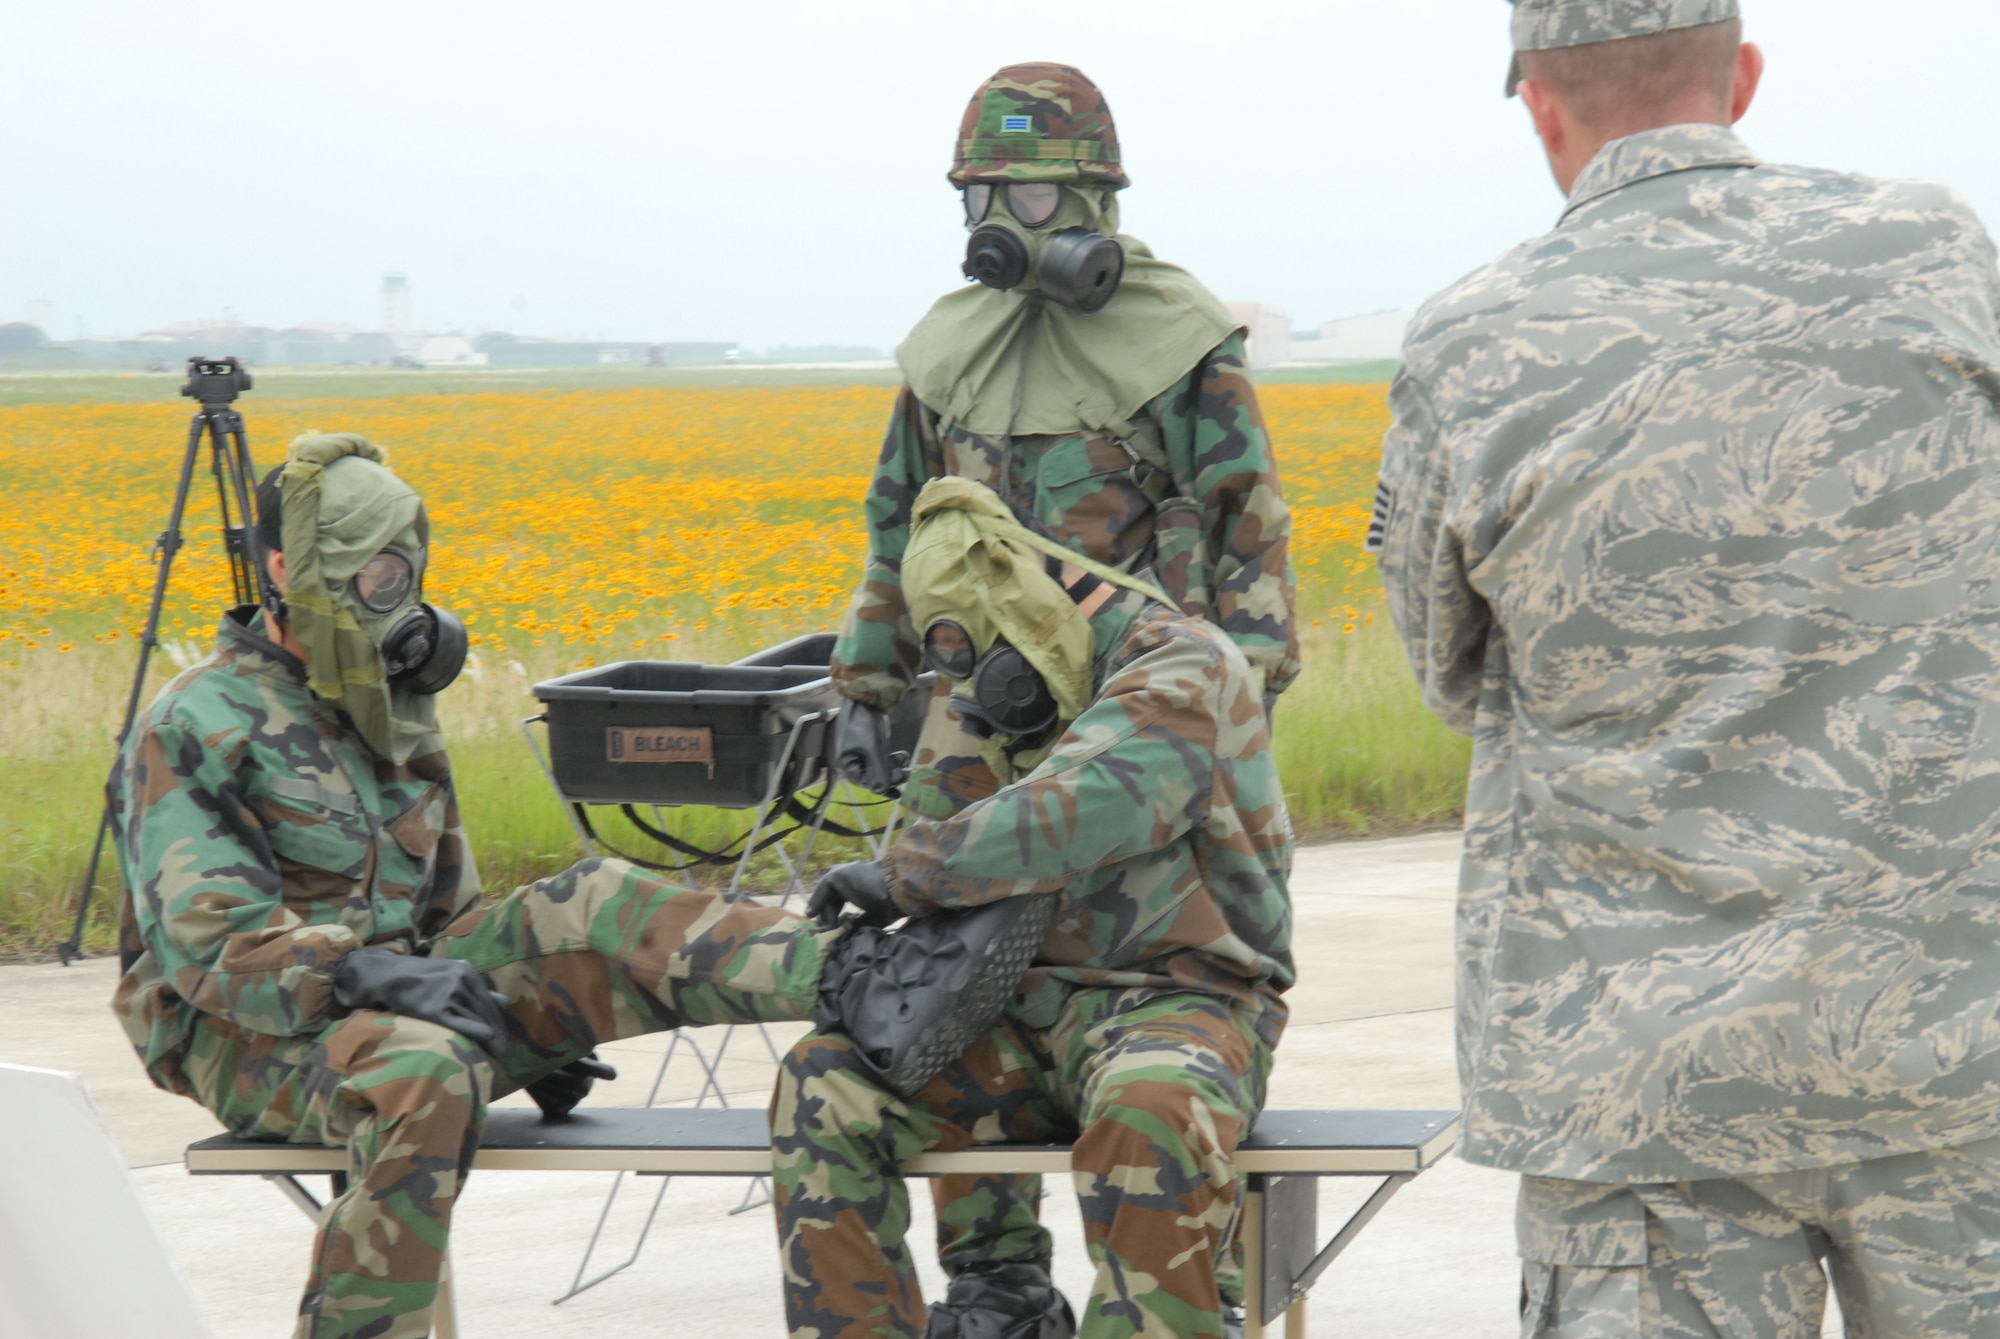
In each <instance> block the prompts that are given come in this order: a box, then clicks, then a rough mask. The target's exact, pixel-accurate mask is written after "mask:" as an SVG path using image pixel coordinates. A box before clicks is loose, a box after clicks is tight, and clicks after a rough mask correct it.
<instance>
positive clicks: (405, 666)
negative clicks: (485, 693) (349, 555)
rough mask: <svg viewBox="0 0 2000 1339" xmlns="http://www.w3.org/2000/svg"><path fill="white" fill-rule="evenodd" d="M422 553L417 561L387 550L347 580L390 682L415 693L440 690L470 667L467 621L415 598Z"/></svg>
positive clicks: (357, 618) (357, 616) (358, 616)
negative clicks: (466, 666) (467, 663)
mask: <svg viewBox="0 0 2000 1339" xmlns="http://www.w3.org/2000/svg"><path fill="white" fill-rule="evenodd" d="M422 578H423V552H422V551H421V550H419V551H418V553H417V555H416V557H415V558H414V559H413V558H412V557H411V556H410V555H409V554H408V553H405V552H404V551H402V550H401V549H393V548H391V549H384V550H382V551H381V552H380V553H378V554H376V555H375V556H374V557H373V558H370V559H369V560H368V561H367V562H366V563H365V564H364V565H363V566H362V568H361V570H360V571H359V572H357V573H355V574H354V577H353V579H352V580H350V581H349V582H348V588H349V592H350V593H351V594H352V595H353V598H354V602H355V603H356V604H357V605H359V606H360V608H359V609H358V610H356V612H355V621H356V622H358V623H360V624H361V627H362V630H363V631H364V632H366V633H367V634H368V639H369V640H370V641H372V642H374V643H375V646H376V649H377V651H378V652H379V654H380V655H381V657H382V669H383V672H384V673H385V674H387V675H388V676H389V682H390V683H391V684H396V685H400V686H402V687H405V688H408V689H409V691H411V692H412V693H441V692H443V691H444V690H445V689H446V688H448V687H450V686H451V683H452V681H453V680H455V679H456V678H458V676H459V674H460V672H461V671H463V670H464V669H465V657H466V650H467V638H466V635H465V624H464V623H462V622H460V621H459V619H458V617H457V616H456V615H455V614H452V613H450V612H449V611H447V610H443V609H439V608H437V607H436V606H435V605H429V604H425V603H424V602H423V601H422V600H421V599H417V598H415V597H417V596H419V595H421V594H422V590H423V580H422Z"/></svg>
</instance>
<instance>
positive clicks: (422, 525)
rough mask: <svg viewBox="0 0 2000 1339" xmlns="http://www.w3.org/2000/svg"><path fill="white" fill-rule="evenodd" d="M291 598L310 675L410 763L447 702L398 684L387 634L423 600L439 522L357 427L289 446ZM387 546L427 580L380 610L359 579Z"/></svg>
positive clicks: (386, 750) (358, 724) (371, 735)
mask: <svg viewBox="0 0 2000 1339" xmlns="http://www.w3.org/2000/svg"><path fill="white" fill-rule="evenodd" d="M280 486H281V487H282V488H283V490H284V500H285V507H284V541H285V570H286V576H287V580H286V590H285V606H286V608H287V610H288V611H289V616H290V619H291V630H292V635H293V636H294V637H295V638H297V639H298V642H299V644H300V645H301V646H303V647H305V650H306V675H307V682H308V683H309V684H310V686H311V688H312V690H313V692H315V693H317V694H318V695H319V696H320V697H322V698H324V699H325V700H326V701H328V702H332V703H335V704H337V705H338V706H339V707H340V708H341V709H342V710H344V711H345V712H346V713H347V714H348V716H349V717H350V718H351V719H352V720H353V722H354V725H355V728H356V729H357V730H359V731H360V733H361V737H362V738H363V739H365V740H366V741H367V742H368V746H369V747H370V748H372V749H374V750H375V752H377V753H378V754H380V755H381V756H383V757H385V758H387V759H389V760H390V761H392V762H396V763H405V762H408V761H409V760H410V759H411V758H412V757H414V756H416V754H417V753H418V752H419V751H420V750H426V745H427V743H428V742H429V741H430V740H431V738H432V736H434V735H435V734H436V731H437V705H436V701H435V699H434V698H433V697H432V696H431V695H429V694H425V693H416V692H412V691H411V690H410V689H408V688H406V687H402V686H400V685H398V684H395V683H392V682H391V681H390V680H389V677H388V674H387V671H386V670H385V669H384V667H383V664H382V654H381V649H380V648H381V642H382V638H383V637H384V635H385V634H386V633H387V632H388V630H389V628H390V626H391V625H392V624H393V623H394V622H395V621H396V619H397V618H399V617H401V616H402V614H403V613H405V612H406V611H407V610H408V609H410V608H413V607H415V605H416V604H417V603H418V602H419V600H420V599H421V591H422V587H423V579H422V578H423V566H424V558H425V551H426V549H427V548H428V547H429V541H430V525H429V522H428V521H427V520H426V519H425V517H424V506H423V501H422V499H420V498H419V497H418V496H417V495H416V493H415V492H414V491H413V490H412V489H411V488H410V486H409V485H408V484H406V483H404V482H403V481H402V480H401V479H398V478H397V477H396V476H395V475H394V474H392V473H390V472H389V470H388V468H387V467H386V466H385V465H384V464H383V463H382V449H381V448H380V447H378V446H376V445H375V444H374V443H373V442H371V441H369V440H368V439H367V438H365V437H357V436H355V435H353V434H352V433H307V434H306V435H305V436H303V437H300V438H298V439H296V440H295V441H293V442H292V444H291V446H290V447H289V448H287V451H286V460H285V472H284V475H283V476H282V479H281V484H280ZM384 549H394V550H397V551H399V552H401V553H403V554H404V556H406V557H407V558H409V559H410V562H411V564H412V566H413V567H414V569H415V572H416V575H417V580H416V582H415V583H413V585H412V588H411V590H410V592H409V595H408V596H407V598H406V599H405V601H404V603H403V604H401V605H399V606H397V607H396V608H395V609H392V610H390V611H388V612H387V613H377V612H375V611H373V610H370V609H368V608H367V607H366V606H364V605H363V604H361V602H360V601H359V600H357V599H356V598H355V596H354V593H353V588H352V586H351V584H350V583H351V582H352V581H353V578H354V576H355V574H356V573H358V572H359V571H360V570H361V569H362V567H363V566H364V565H365V564H366V563H367V562H368V560H369V559H371V558H373V557H374V556H375V555H376V554H378V553H380V552H381V551H382V550H384Z"/></svg>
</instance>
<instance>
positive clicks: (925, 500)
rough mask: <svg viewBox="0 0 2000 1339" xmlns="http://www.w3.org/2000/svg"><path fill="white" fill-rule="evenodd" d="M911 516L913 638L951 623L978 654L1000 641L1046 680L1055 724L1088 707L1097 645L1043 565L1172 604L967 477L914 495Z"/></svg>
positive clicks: (906, 569) (908, 570)
mask: <svg viewBox="0 0 2000 1339" xmlns="http://www.w3.org/2000/svg"><path fill="white" fill-rule="evenodd" d="M910 517H911V524H910V542H909V546H908V547H907V548H906V549H905V550H904V551H903V589H904V591H905V592H906V593H907V598H908V599H909V605H910V618H911V621H912V623H913V624H914V625H915V627H916V629H917V632H918V634H919V636H921V635H922V634H923V632H924V631H925V630H926V629H927V628H928V627H929V626H930V625H931V624H933V623H936V622H939V621H942V620H949V621H951V622H954V623H957V624H958V625H959V626H960V627H962V628H964V629H965V631H966V634H967V635H968V636H969V637H970V638H971V639H972V643H973V646H974V648H975V649H976V650H977V651H979V652H981V653H984V652H985V651H987V650H990V649H991V648H992V647H993V645H994V643H995V642H998V641H1002V640H1004V641H1006V642H1007V643H1008V644H1009V645H1011V646H1012V647H1013V648H1014V649H1015V650H1017V651H1019V652H1020V653H1021V655H1022V657H1023V658H1024V659H1026V660H1027V661H1028V663H1029V664H1031V665H1032V666H1034V668H1035V670H1036V671H1037V672H1038V673H1040V674H1041V676H1042V678H1043V679H1044V680H1045V681H1046V682H1047V684H1048V686H1049V691H1050V693H1051V694H1052V695H1053V696H1054V697H1055V700H1056V708H1057V716H1058V720H1059V722H1060V723H1061V724H1067V723H1068V722H1070V721H1073V720H1075V719H1076V718H1077V717H1078V716H1080V715H1082V714H1083V709H1084V708H1085V707H1086V706H1088V705H1089V704H1090V698H1091V695H1092V693H1093V692H1094V691H1095V690H1096V684H1095V682H1094V676H1093V666H1092V660H1093V658H1094V655H1095V645H1096V644H1095V639H1094V637H1093V635H1092V633H1091V627H1090V619H1089V617H1088V616H1087V615H1086V614H1085V613H1084V612H1083V610H1081V609H1079V608H1078V607H1077V605H1076V602H1075V601H1074V600H1072V599H1071V598H1070V595H1069V592H1068V591H1066V590H1064V589H1063V587H1062V583H1061V582H1059V581H1057V580H1056V579H1055V578H1054V577H1052V576H1050V575H1049V572H1048V567H1047V560H1048V559H1050V558H1054V559H1056V560H1058V561H1060V562H1064V563H1069V564H1072V565H1074V566H1076V567H1080V568H1082V569H1084V570H1085V571H1087V572H1090V573H1092V574H1094V575H1096V576H1097V577H1099V578H1101V579H1102V580H1105V581H1110V582H1112V583H1114V584H1116V585H1119V586H1123V587H1125V588H1127V589H1129V590H1137V591H1141V592H1143V593H1144V594H1146V595H1147V596H1148V597H1150V598H1152V599H1155V600H1159V601H1160V602H1161V603H1163V604H1166V605H1168V606H1170V607H1171V606H1172V605H1173V601H1172V600H1171V599H1170V598H1168V597H1167V595H1166V594H1165V593H1164V592H1162V591H1161V590H1159V588H1158V587H1156V586H1153V585H1151V584H1150V583H1148V582H1144V581H1140V580H1138V579H1137V578H1135V577H1132V576H1128V575H1127V574H1126V573H1123V572H1120V571H1119V570H1118V569H1117V568H1114V567H1109V566H1106V565H1104V564H1102V563H1096V562H1092V561H1091V560H1089V559H1088V558H1083V557H1081V556H1079V555H1078V554H1075V553H1072V552H1071V551H1070V550H1069V549H1067V548H1065V547H1064V546H1063V545H1062V544H1060V543H1058V542H1057V541H1055V540H1053V539H1049V538H1047V537H1046V536H1043V535H1038V534H1036V533H1035V532H1033V531H1031V530H1029V529H1028V528H1027V527H1026V526H1024V525H1022V524H1021V523H1020V522H1019V521H1017V520H1015V519H1014V516H1013V513H1012V512H1010V511H1008V509H1007V505H1006V504H1005V503H1004V502H1002V501H1001V500H1000V498H999V496H998V495H997V494H995V493H994V492H993V490H992V489H990V488H988V487H986V485H984V484H981V483H975V482H973V481H972V480H970V479H959V478H952V477H946V478H940V479H933V480H931V481H930V482H929V483H927V484H925V485H924V488H923V491H922V492H921V493H919V494H917V500H916V504H915V506H914V507H913V508H912V509H911V513H910Z"/></svg>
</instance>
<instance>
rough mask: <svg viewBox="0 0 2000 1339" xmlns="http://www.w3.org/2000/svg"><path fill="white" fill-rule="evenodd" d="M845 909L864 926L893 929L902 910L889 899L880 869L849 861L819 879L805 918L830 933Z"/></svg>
mask: <svg viewBox="0 0 2000 1339" xmlns="http://www.w3.org/2000/svg"><path fill="white" fill-rule="evenodd" d="M844 906H845V907H853V908H854V909H855V910H856V911H858V912H860V913H861V915H860V918H859V919H860V921H861V924H863V925H893V924H895V923H896V922H897V921H899V920H901V919H903V909H902V908H901V907H899V906H897V905H896V899H895V898H893V897H891V896H889V880H888V879H887V877H885V876H884V875H883V873H882V866H880V865H879V864H877V863H876V862H875V861H873V860H850V861H848V862H847V863H846V864H844V865H835V866H834V867H833V868H832V869H830V870H828V871H827V872H826V873H824V874H822V875H820V879H819V887H817V888H815V889H813V895H812V898H811V900H809V901H808V902H807V903H806V915H808V916H811V917H812V918H813V919H814V920H817V921H818V922H819V923H820V924H821V925H823V926H825V927H826V928H827V929H829V930H831V929H832V928H833V927H834V926H835V925H836V924H838V923H839V921H840V909H841V908H842V907H844Z"/></svg>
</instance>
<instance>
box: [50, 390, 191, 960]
mask: <svg viewBox="0 0 2000 1339" xmlns="http://www.w3.org/2000/svg"><path fill="white" fill-rule="evenodd" d="M205 417H206V415H205V414H196V415H195V416H194V422H193V423H191V424H189V425H188V440H187V451H186V452H185V453H184V454H183V455H182V456H181V473H180V479H179V481H178V482H177V483H175V485H174V507H173V511H172V512H170V513H169V514H168V516H167V528H166V529H165V530H162V531H161V532H160V537H159V539H158V540H156V541H154V547H155V548H156V549H157V550H158V552H159V556H158V558H157V560H156V561H157V563H158V570H157V571H156V572H155V573H154V574H153V598H152V602H151V603H150V604H149V605H148V606H147V609H146V630H145V631H144V632H142V633H141V634H139V665H138V668H137V669H136V670H135V671H134V672H133V675H132V691H131V693H130V694H128V695H127V696H126V699H125V721H124V723H123V724H122V725H120V726H119V727H118V748H120V749H123V748H124V747H125V739H126V736H128V735H130V734H131V733H132V722H133V720H134V719H136V718H137V717H138V715H139V694H140V693H142V692H143V691H145V687H146V664H147V662H148V661H149V660H151V659H152V655H153V648H154V647H155V646H158V645H159V644H160V611H161V609H162V608H163V607H164V606H165V604H166V599H167V581H168V578H169V577H170V576H172V574H173V570H174V555H175V554H177V553H179V552H180V548H181V521H182V519H183V518H184V517H185V516H186V515H187V500H188V489H189V487H190V486H191V485H192V484H193V482H194V462H195V456H196V454H197V453H198V452H199V451H200V450H201V439H202V428H203V420H204V419H205ZM113 765H114V766H115V765H116V764H115V763H114V764H113ZM110 829H111V799H110V796H109V795H108V794H107V795H106V797H105V801H104V812H103V813H102V814H100V815H99V816H98V820H97V840H96V841H95V842H93V843H92V844H91V847H90V865H89V866H88V868H87V870H86V871H85V873H84V876H83V891H82V894H81V895H80V896H79V897H78V898H77V903H76V923H75V924H74V925H72V926H71V927H70V934H69V938H68V939H66V940H64V941H63V942H62V943H60V944H58V945H56V954H57V956H59V957H60V958H61V959H62V961H63V965H64V966H67V965H69V963H70V961H71V960H72V959H74V958H77V957H80V956H82V954H83V926H84V922H85V921H86V920H87V919H88V918H89V916H90V896H91V892H92V890H94V889H95V888H96V886H97V869H98V866H99V864H100V863H101V862H102V860H103V857H104V838H105V836H106V834H107V833H108V832H109V831H110Z"/></svg>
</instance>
